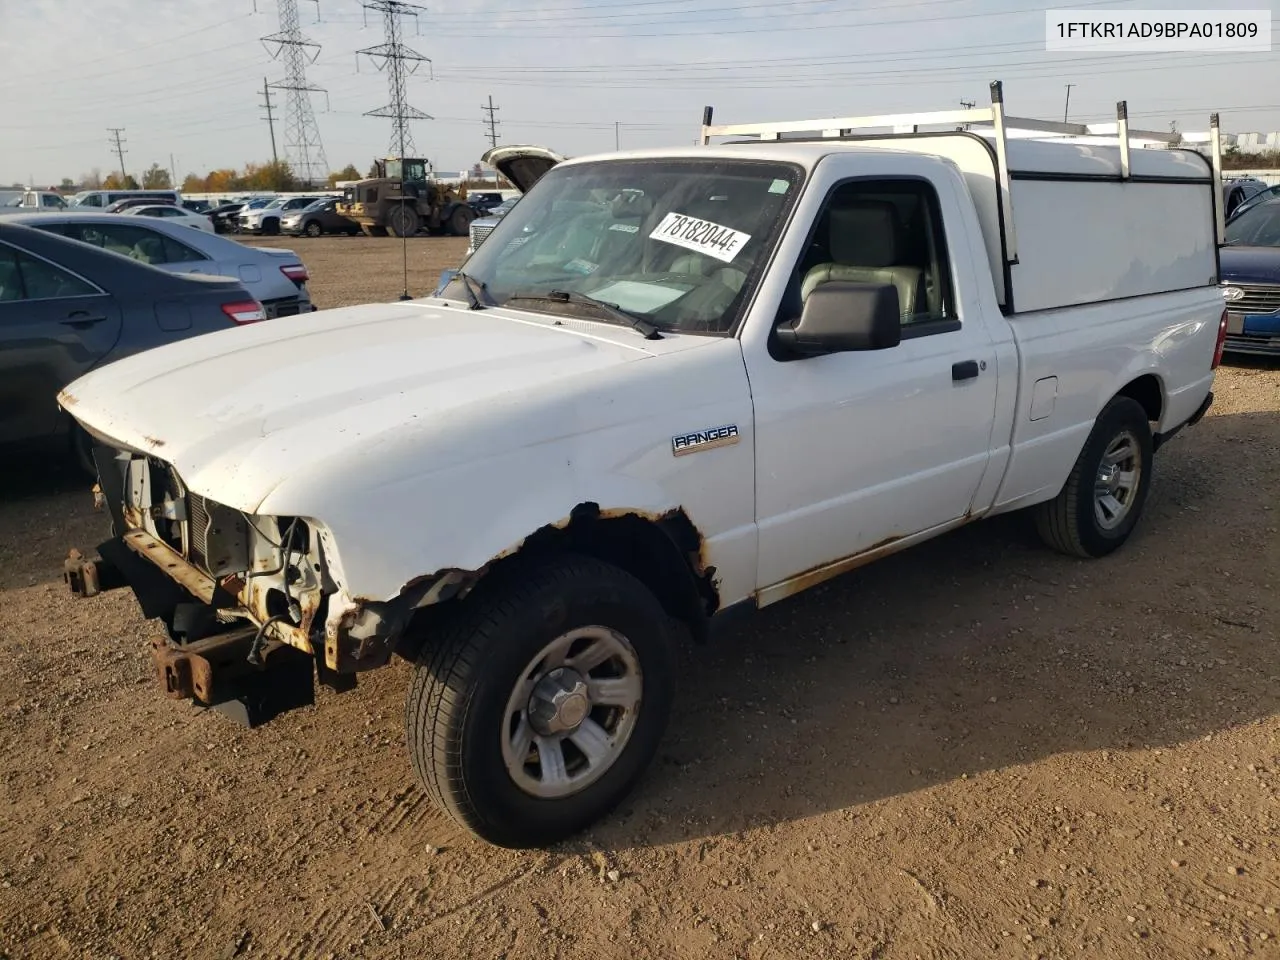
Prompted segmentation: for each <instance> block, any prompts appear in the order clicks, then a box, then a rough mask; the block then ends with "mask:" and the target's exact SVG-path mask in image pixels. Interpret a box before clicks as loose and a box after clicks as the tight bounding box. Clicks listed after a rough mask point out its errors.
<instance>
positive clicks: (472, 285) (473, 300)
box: [449, 270, 485, 310]
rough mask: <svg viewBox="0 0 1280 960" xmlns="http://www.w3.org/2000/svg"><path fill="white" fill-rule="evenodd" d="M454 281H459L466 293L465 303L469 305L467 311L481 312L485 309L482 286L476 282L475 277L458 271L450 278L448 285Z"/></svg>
mask: <svg viewBox="0 0 1280 960" xmlns="http://www.w3.org/2000/svg"><path fill="white" fill-rule="evenodd" d="M454 280H461V281H462V288H463V289H464V290H466V291H467V301H468V303H469V304H470V306H469V307H468V308H467V309H468V310H483V309H484V307H485V303H484V293H485V286H484V284H483V283H481V282H480V281H479V280H477V279H476V278H475V277H473V276H471V274H469V273H463V272H462V271H461V270H459V271H458V272H457V273H455V274H454V275H453V276H452V277H451V278H450V280H449V283H453V281H454Z"/></svg>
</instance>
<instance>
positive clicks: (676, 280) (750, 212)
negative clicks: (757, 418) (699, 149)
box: [453, 159, 801, 333]
mask: <svg viewBox="0 0 1280 960" xmlns="http://www.w3.org/2000/svg"><path fill="white" fill-rule="evenodd" d="M800 178H801V172H800V170H799V168H797V167H795V166H793V165H791V164H785V163H778V162H773V161H756V160H725V159H715V160H710V159H708V160H703V159H689V160H610V161H598V162H595V163H583V164H574V165H572V166H568V167H556V168H555V169H553V170H551V171H549V172H548V173H547V174H546V175H545V176H544V177H543V178H542V179H541V180H539V181H538V183H537V185H536V186H535V187H534V188H533V189H531V190H530V192H529V193H528V194H527V195H526V196H525V197H524V198H523V199H522V200H521V202H520V203H519V204H518V205H517V206H515V207H513V208H512V210H511V211H510V212H509V213H508V214H507V215H506V216H505V217H503V218H502V219H501V220H500V221H499V222H498V225H497V226H496V227H495V228H494V232H493V234H492V235H491V236H490V237H489V238H488V239H487V240H486V242H485V243H484V244H483V245H482V246H481V247H479V248H478V249H477V250H476V252H475V253H474V254H473V255H472V256H471V257H470V258H469V259H468V260H467V261H466V264H465V266H464V268H463V269H464V271H465V273H466V274H467V276H468V277H470V278H471V279H472V280H474V281H476V282H477V283H478V284H483V286H484V292H485V293H486V294H487V296H488V298H489V300H490V301H492V302H494V303H498V304H503V303H505V302H506V301H507V300H509V299H511V298H513V297H521V298H523V297H530V296H534V297H537V296H546V295H548V294H551V293H552V292H553V291H554V292H555V293H556V297H555V299H554V300H553V301H550V302H543V301H526V300H520V301H519V304H518V305H519V307H520V308H521V309H530V310H546V311H548V312H555V313H557V314H563V313H566V312H569V311H570V310H572V311H574V312H575V313H579V314H580V315H581V316H582V318H583V319H597V318H598V313H596V312H593V311H592V309H591V307H590V305H585V306H584V305H583V304H582V303H581V302H576V303H573V304H572V306H567V304H569V303H570V301H568V300H566V298H565V297H564V294H580V295H583V296H585V297H590V298H592V299H595V300H600V301H603V302H605V303H607V304H610V305H613V306H616V307H618V308H620V309H621V310H623V311H625V312H626V313H628V314H631V315H633V316H636V317H642V318H644V319H645V320H647V321H649V322H650V323H652V324H653V325H654V326H656V327H658V328H659V329H660V330H682V331H697V332H713V333H725V332H728V331H730V330H731V329H732V328H733V326H734V325H735V323H736V321H737V316H738V313H739V310H740V308H741V306H742V304H744V303H745V302H746V300H747V298H748V297H749V295H750V292H751V288H752V287H753V286H754V284H755V282H756V276H757V274H758V273H759V272H760V269H761V268H762V267H763V265H764V263H765V260H766V258H767V257H768V254H769V252H770V250H771V249H772V248H773V245H774V242H775V241H776V239H777V236H778V233H779V227H780V224H781V223H782V220H783V218H784V216H785V214H786V212H787V210H788V209H789V208H790V205H791V204H792V202H793V201H794V199H795V196H796V194H797V193H798V192H799V190H798V187H799V183H800ZM459 286H461V284H459ZM453 289H454V290H455V291H456V289H457V288H456V287H455V288H453ZM455 295H459V296H460V295H461V294H455ZM513 305H514V304H513Z"/></svg>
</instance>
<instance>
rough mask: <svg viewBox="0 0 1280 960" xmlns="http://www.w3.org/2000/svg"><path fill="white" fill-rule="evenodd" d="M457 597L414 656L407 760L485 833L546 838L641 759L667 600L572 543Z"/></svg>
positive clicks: (622, 791) (633, 771) (524, 839)
mask: <svg viewBox="0 0 1280 960" xmlns="http://www.w3.org/2000/svg"><path fill="white" fill-rule="evenodd" d="M464 603H465V604H466V606H465V607H464V608H462V610H461V611H460V613H459V615H458V616H457V618H456V619H455V620H454V621H453V622H452V623H451V624H449V625H447V626H446V627H444V629H443V630H442V632H441V634H440V635H439V636H434V637H430V638H428V640H427V646H426V647H425V648H424V650H423V652H422V654H421V656H420V657H419V659H418V663H417V666H416V668H415V670H414V677H413V681H412V684H411V687H410V689H409V696H408V700H407V703H406V710H405V723H406V732H407V739H408V745H409V754H410V758H411V760H412V762H413V768H414V772H415V773H416V774H417V777H418V779H419V781H420V782H421V783H422V785H423V787H424V789H425V790H426V792H427V794H428V795H429V796H430V797H431V798H432V799H433V800H434V801H435V802H436V804H437V805H439V806H440V807H441V808H442V809H444V810H445V811H446V812H448V813H449V814H450V815H451V816H452V817H453V818H454V819H455V820H457V821H459V822H460V823H461V824H463V825H464V826H466V827H467V828H469V829H470V830H472V831H474V832H475V833H476V834H478V835H479V836H481V837H483V838H484V839H485V840H488V841H489V842H491V843H495V844H498V845H500V846H506V847H531V846H542V845H545V844H549V843H554V842H556V841H558V840H561V839H564V838H565V837H568V836H570V835H572V834H574V833H577V832H578V831H580V830H582V829H583V828H585V827H587V826H588V825H590V824H591V823H593V822H594V821H596V820H597V819H599V818H600V817H601V816H603V815H604V814H605V813H607V812H608V811H609V810H610V809H612V808H613V806H614V805H615V804H617V803H618V802H619V801H620V800H621V799H622V798H623V797H625V796H626V795H627V794H628V793H629V792H630V791H631V789H632V788H633V787H634V786H635V784H636V782H637V781H638V780H639V778H640V777H641V775H642V774H643V773H644V771H645V769H646V768H647V767H648V765H649V763H650V761H651V760H652V759H653V755H654V753H655V751H656V750H657V747H658V743H659V741H660V739H661V737H662V733H663V730H664V729H665V727H666V722H667V715H668V713H669V711H670V706H671V699H672V692H673V690H672V688H673V677H674V672H675V670H674V661H673V651H672V641H671V635H670V632H669V629H668V626H667V620H666V614H665V612H664V611H663V609H662V607H661V605H660V604H659V603H658V601H657V599H656V598H655V597H654V596H653V594H652V593H650V592H649V591H648V590H647V589H646V588H645V586H644V585H643V584H642V583H640V582H639V581H638V580H636V579H635V578H634V577H632V576H631V575H630V574H628V573H626V572H625V571H623V570H620V569H618V568H617V567H613V566H611V565H609V564H606V563H602V562H601V561H599V560H595V559H592V558H589V557H576V556H565V557H560V558H556V559H552V560H549V561H542V562H540V563H539V564H538V565H536V566H533V565H529V566H525V567H523V568H522V569H521V570H519V571H516V572H515V575H508V576H506V577H505V578H504V579H503V580H502V581H501V582H500V583H494V584H490V585H488V586H486V585H485V584H481V586H480V587H479V588H477V590H476V591H475V592H474V593H473V594H472V596H471V597H469V598H468V599H467V600H466V601H464Z"/></svg>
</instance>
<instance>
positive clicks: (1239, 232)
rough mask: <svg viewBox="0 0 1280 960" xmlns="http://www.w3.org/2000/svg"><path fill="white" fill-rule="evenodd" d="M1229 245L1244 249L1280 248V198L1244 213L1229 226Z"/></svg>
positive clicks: (1227, 234) (1227, 235)
mask: <svg viewBox="0 0 1280 960" xmlns="http://www.w3.org/2000/svg"><path fill="white" fill-rule="evenodd" d="M1226 240H1227V243H1229V244H1233V245H1238V246H1244V247H1280V198H1278V199H1275V200H1267V201H1265V202H1263V203H1260V204H1258V205H1257V206H1254V207H1250V208H1249V209H1248V210H1245V211H1243V212H1242V213H1241V214H1240V215H1239V216H1238V217H1235V218H1234V219H1233V220H1232V221H1231V222H1230V223H1228V224H1227V229H1226Z"/></svg>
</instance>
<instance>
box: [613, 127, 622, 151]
mask: <svg viewBox="0 0 1280 960" xmlns="http://www.w3.org/2000/svg"><path fill="white" fill-rule="evenodd" d="M613 149H615V150H621V149H622V124H621V123H619V122H618V121H617V120H615V121H613Z"/></svg>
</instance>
